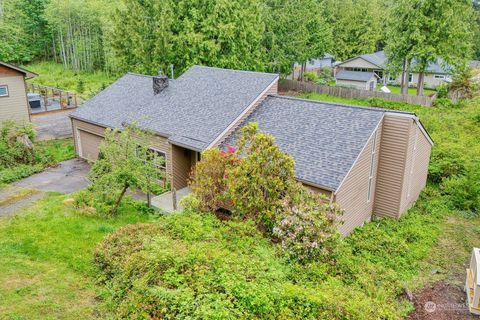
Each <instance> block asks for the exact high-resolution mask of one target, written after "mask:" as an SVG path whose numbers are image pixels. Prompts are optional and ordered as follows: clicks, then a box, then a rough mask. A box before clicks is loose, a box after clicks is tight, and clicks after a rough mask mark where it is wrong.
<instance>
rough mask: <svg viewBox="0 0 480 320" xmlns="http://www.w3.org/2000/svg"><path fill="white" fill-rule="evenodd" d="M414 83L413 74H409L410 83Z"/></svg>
mask: <svg viewBox="0 0 480 320" xmlns="http://www.w3.org/2000/svg"><path fill="white" fill-rule="evenodd" d="M412 82H413V73H409V74H408V83H412Z"/></svg>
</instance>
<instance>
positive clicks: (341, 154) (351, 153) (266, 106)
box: [222, 96, 386, 191]
mask: <svg viewBox="0 0 480 320" xmlns="http://www.w3.org/2000/svg"><path fill="white" fill-rule="evenodd" d="M385 112H386V110H383V109H374V108H362V107H354V106H345V105H335V104H328V103H323V102H319V101H311V100H303V99H295V98H288V97H273V96H270V97H268V98H267V99H266V100H265V101H264V102H263V103H262V105H261V106H260V107H258V108H257V109H256V110H255V111H254V112H253V113H252V114H251V115H250V116H249V117H248V118H247V119H246V121H245V122H244V124H243V125H245V124H246V123H248V122H258V124H259V128H260V130H262V131H265V132H267V133H269V134H271V135H273V136H274V137H275V140H276V142H277V144H278V145H279V146H280V148H281V149H282V150H283V151H284V152H287V153H289V154H290V155H292V157H293V158H294V159H295V172H296V176H297V178H298V179H299V180H300V181H302V182H305V183H307V184H312V185H316V186H319V187H321V188H324V189H326V190H331V191H335V190H336V189H337V188H338V187H339V185H340V183H341V181H342V180H343V179H344V177H345V176H346V175H347V173H348V171H349V170H350V168H351V167H352V166H353V164H354V162H355V160H356V159H357V157H358V155H359V154H360V152H361V151H362V149H363V147H364V146H365V144H366V143H367V141H368V139H369V137H370V136H371V134H372V132H373V131H374V130H375V129H376V128H377V126H378V124H379V123H380V121H381V119H382V118H383V114H384V113H385ZM237 137H238V130H237V132H236V133H234V134H233V135H231V136H230V137H229V138H228V139H227V140H226V141H225V142H224V143H223V144H222V147H226V146H227V145H234V144H235V141H236V139H237Z"/></svg>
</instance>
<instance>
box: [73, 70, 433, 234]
mask: <svg viewBox="0 0 480 320" xmlns="http://www.w3.org/2000/svg"><path fill="white" fill-rule="evenodd" d="M278 79H279V78H278V75H275V74H268V73H259V72H249V71H235V70H226V69H218V68H209V67H200V66H194V67H192V68H190V69H189V70H187V71H186V72H185V73H184V74H183V75H182V76H180V77H179V78H178V79H176V80H170V79H167V78H166V77H162V76H153V77H152V76H144V75H138V74H133V73H129V74H127V75H125V76H123V77H122V78H120V79H119V80H117V81H116V82H115V83H114V84H112V85H111V86H109V87H108V88H107V89H105V90H104V91H102V92H101V93H99V94H98V95H97V96H95V97H94V98H92V99H91V100H90V101H88V102H87V103H85V104H84V105H83V106H82V107H81V108H80V109H79V110H77V111H76V112H74V113H73V114H72V115H71V120H72V126H73V131H74V139H75V148H76V152H77V154H78V155H79V156H80V157H82V158H87V159H91V160H94V159H96V157H97V156H98V148H99V145H100V142H101V141H102V139H103V138H102V137H103V135H104V131H105V129H106V128H121V127H122V125H123V124H125V123H132V122H135V123H137V125H138V126H139V127H141V128H146V129H150V130H152V131H153V132H155V134H156V136H155V138H154V139H153V141H152V142H151V149H152V151H154V152H157V154H158V155H159V156H161V157H164V159H165V160H166V162H165V171H166V173H167V176H168V177H169V178H170V179H171V185H172V187H173V188H175V189H181V188H184V187H186V186H187V180H188V176H189V173H190V171H191V169H192V168H193V167H194V166H195V164H196V162H197V161H200V160H201V155H200V153H201V152H202V151H204V150H206V149H208V148H212V147H220V148H225V147H226V146H228V145H230V144H234V143H235V139H236V137H237V136H238V130H239V128H241V127H242V126H243V125H245V124H246V123H248V122H250V121H255V122H258V123H259V126H260V129H261V130H264V131H265V132H267V133H270V134H272V135H273V136H274V137H275V138H276V141H277V143H278V144H279V146H280V148H281V149H282V150H283V151H285V152H288V153H289V154H291V155H292V156H293V158H294V159H295V162H296V166H295V170H296V176H297V178H298V180H299V181H300V182H302V183H303V184H304V185H305V186H307V187H308V188H310V189H311V190H312V191H315V192H322V193H324V194H326V195H327V196H328V197H329V198H330V199H331V201H336V202H337V203H339V204H340V206H342V207H343V208H344V209H345V212H346V214H345V215H344V217H343V219H344V221H345V223H344V224H343V225H342V226H341V228H340V231H341V232H342V233H343V234H348V233H350V232H351V231H352V230H353V229H354V228H355V227H357V226H360V225H362V224H363V223H364V222H366V221H369V220H370V219H371V217H372V215H373V214H375V215H378V216H388V217H394V218H398V217H400V215H401V214H402V213H403V212H404V211H405V210H406V209H407V208H409V207H410V206H411V205H412V204H413V203H414V202H415V200H416V199H417V197H418V195H419V194H420V192H421V190H422V189H423V187H424V186H425V183H426V178H427V167H428V163H429V158H430V150H431V146H432V144H433V142H432V140H431V139H430V137H429V136H428V133H427V132H426V131H425V129H424V127H423V126H422V124H421V123H420V121H419V120H418V118H417V117H416V116H415V114H413V113H409V112H400V111H392V110H387V109H379V108H367V107H355V106H347V105H339V104H332V103H323V102H319V101H311V100H304V99H296V98H290V97H281V96H278V95H277V86H278Z"/></svg>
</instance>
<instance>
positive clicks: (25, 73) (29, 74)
mask: <svg viewBox="0 0 480 320" xmlns="http://www.w3.org/2000/svg"><path fill="white" fill-rule="evenodd" d="M0 66H2V67H5V68H7V69H10V70H14V71H16V72H19V73H21V74H23V76H24V77H26V78H34V77H36V76H38V74H36V73H33V72H31V71H28V70H26V69H23V68H20V67H17V66H14V65H12V64H9V63H6V62H3V61H0Z"/></svg>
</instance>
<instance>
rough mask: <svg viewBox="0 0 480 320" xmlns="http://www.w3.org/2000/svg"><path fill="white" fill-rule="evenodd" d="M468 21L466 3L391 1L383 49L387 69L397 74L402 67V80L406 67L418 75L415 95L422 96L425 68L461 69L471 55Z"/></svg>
mask: <svg viewBox="0 0 480 320" xmlns="http://www.w3.org/2000/svg"><path fill="white" fill-rule="evenodd" d="M471 18H472V5H471V2H470V1H469V0H458V1H457V0H399V1H395V2H394V4H393V8H392V14H391V16H390V19H389V30H388V37H387V39H388V41H387V47H386V51H387V56H388V58H389V63H390V67H391V68H392V69H397V70H398V69H400V67H399V66H400V65H402V66H403V67H402V69H403V75H404V76H403V77H402V78H403V79H404V78H405V71H406V70H407V66H408V64H410V69H411V70H412V71H416V72H418V73H419V80H418V86H417V95H423V88H424V76H425V71H426V70H427V68H428V66H429V64H431V63H436V62H440V63H442V64H443V65H444V66H447V65H450V66H453V67H462V66H464V65H465V63H466V61H467V59H468V58H469V56H470V53H471V35H472V34H471V31H470V23H469V21H470V19H471ZM439 59H441V60H439ZM403 82H404V83H405V82H406V81H403Z"/></svg>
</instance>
